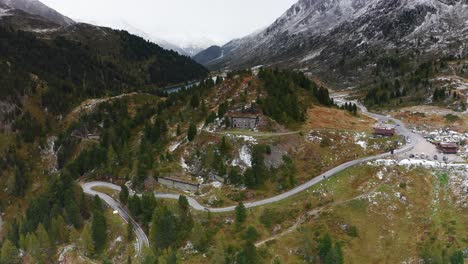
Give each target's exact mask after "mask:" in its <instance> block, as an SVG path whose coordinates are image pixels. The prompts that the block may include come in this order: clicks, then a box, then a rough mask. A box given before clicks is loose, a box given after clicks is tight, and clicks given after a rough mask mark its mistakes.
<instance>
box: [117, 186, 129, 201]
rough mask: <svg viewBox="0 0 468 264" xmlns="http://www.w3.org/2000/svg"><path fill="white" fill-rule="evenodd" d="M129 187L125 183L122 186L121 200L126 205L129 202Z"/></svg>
mask: <svg viewBox="0 0 468 264" xmlns="http://www.w3.org/2000/svg"><path fill="white" fill-rule="evenodd" d="M128 195H129V191H128V187H127V186H126V185H125V184H122V185H121V186H120V193H119V200H120V202H121V203H122V204H124V205H126V204H127V203H128Z"/></svg>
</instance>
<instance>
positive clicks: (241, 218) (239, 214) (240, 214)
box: [236, 202, 247, 226]
mask: <svg viewBox="0 0 468 264" xmlns="http://www.w3.org/2000/svg"><path fill="white" fill-rule="evenodd" d="M246 219H247V211H246V209H245V206H244V204H243V203H242V202H239V205H237V206H236V224H237V225H238V226H240V225H241V224H242V223H244V222H245V220H246Z"/></svg>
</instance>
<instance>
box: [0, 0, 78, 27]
mask: <svg viewBox="0 0 468 264" xmlns="http://www.w3.org/2000/svg"><path fill="white" fill-rule="evenodd" d="M0 3H1V4H4V5H7V6H10V7H12V8H15V9H19V10H22V11H24V12H27V13H29V14H32V15H37V16H41V17H44V18H46V19H47V20H49V21H52V22H54V23H56V24H59V25H61V26H68V25H71V24H74V23H75V22H74V21H73V20H72V19H70V18H68V17H66V16H64V15H62V14H60V13H59V12H57V11H55V10H54V9H52V8H50V7H48V6H46V5H44V4H43V3H41V2H40V1H37V0H0Z"/></svg>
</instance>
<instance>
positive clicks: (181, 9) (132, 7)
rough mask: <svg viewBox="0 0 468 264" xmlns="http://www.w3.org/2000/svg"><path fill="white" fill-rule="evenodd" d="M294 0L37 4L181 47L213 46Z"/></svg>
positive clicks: (264, 21)
mask: <svg viewBox="0 0 468 264" xmlns="http://www.w3.org/2000/svg"><path fill="white" fill-rule="evenodd" d="M296 1H297V0H125V1H124V0H42V2H43V3H45V4H46V5H48V6H50V7H52V8H54V9H56V10H57V11H59V12H60V13H62V14H64V15H66V16H68V17H70V18H72V19H75V20H78V21H84V22H92V23H94V24H98V25H102V26H113V27H117V28H122V25H123V24H125V23H126V24H128V25H131V26H133V27H135V28H138V29H140V30H141V31H143V32H146V33H148V34H149V35H150V36H152V37H156V36H158V37H159V38H162V39H165V40H168V41H170V42H174V43H176V44H179V45H180V44H185V43H187V42H199V41H203V40H204V39H209V40H212V41H214V42H215V43H216V44H224V43H225V42H227V41H229V40H231V39H233V38H238V37H242V36H245V35H247V34H249V33H252V32H253V31H255V30H258V29H260V28H263V27H265V26H268V25H269V24H271V23H272V22H273V21H274V20H275V19H276V18H278V17H279V16H280V15H281V14H283V13H284V12H285V11H286V10H287V9H288V8H289V7H290V6H291V5H293V4H294V3H295V2H296Z"/></svg>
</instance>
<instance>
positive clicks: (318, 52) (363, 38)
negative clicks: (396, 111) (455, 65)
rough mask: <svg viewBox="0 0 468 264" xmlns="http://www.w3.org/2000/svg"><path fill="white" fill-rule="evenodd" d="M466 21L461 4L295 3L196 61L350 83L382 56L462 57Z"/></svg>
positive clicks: (465, 1) (467, 3)
mask: <svg viewBox="0 0 468 264" xmlns="http://www.w3.org/2000/svg"><path fill="white" fill-rule="evenodd" d="M467 18H468V0H299V1H298V2H297V3H296V4H294V5H293V6H292V7H291V8H290V9H289V10H287V11H286V12H285V13H284V14H283V15H282V16H281V17H280V18H278V19H277V20H276V21H275V22H274V23H273V24H272V25H270V26H269V27H267V28H266V29H264V30H263V31H261V32H258V33H254V34H252V35H249V36H246V37H244V38H241V39H236V40H233V41H231V42H229V43H227V44H226V45H224V46H223V47H221V52H220V51H219V50H217V51H216V53H213V52H212V51H214V50H213V48H210V50H208V51H205V52H203V53H201V54H200V56H196V58H197V57H203V59H198V61H199V62H202V63H203V64H204V65H206V66H208V67H209V68H211V69H222V68H227V69H235V68H242V67H251V66H256V65H276V66H279V67H293V68H297V69H301V70H303V71H310V72H312V73H314V74H316V75H319V76H321V77H323V78H326V79H329V80H333V81H335V82H340V83H345V84H355V83H356V82H358V81H359V80H362V79H364V78H362V77H366V76H368V75H369V73H370V72H371V71H372V70H373V67H374V66H375V63H376V62H377V61H379V59H382V58H385V57H388V56H390V57H395V58H398V57H400V56H412V57H413V58H415V60H418V62H423V61H424V59H425V58H441V57H447V56H459V57H460V56H466V55H467V52H468V19H467ZM207 54H215V55H220V54H223V56H222V57H221V56H206V55H207Z"/></svg>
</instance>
